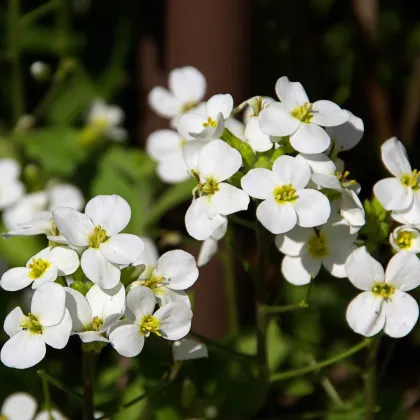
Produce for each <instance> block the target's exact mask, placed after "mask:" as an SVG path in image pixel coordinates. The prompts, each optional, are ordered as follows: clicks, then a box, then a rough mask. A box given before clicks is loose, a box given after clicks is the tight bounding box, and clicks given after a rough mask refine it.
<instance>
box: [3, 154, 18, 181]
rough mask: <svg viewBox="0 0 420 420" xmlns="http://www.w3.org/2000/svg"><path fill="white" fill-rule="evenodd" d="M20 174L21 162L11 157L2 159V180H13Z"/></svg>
mask: <svg viewBox="0 0 420 420" xmlns="http://www.w3.org/2000/svg"><path fill="white" fill-rule="evenodd" d="M19 175H20V165H19V163H18V162H17V161H16V160H14V159H11V158H2V159H0V179H2V180H7V181H10V180H13V179H16V178H17V177H18V176H19Z"/></svg>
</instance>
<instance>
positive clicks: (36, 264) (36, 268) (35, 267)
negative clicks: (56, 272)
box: [28, 258, 51, 280]
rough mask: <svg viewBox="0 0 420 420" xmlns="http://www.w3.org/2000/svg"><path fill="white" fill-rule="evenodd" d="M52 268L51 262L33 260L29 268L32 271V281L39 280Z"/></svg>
mask: <svg viewBox="0 0 420 420" xmlns="http://www.w3.org/2000/svg"><path fill="white" fill-rule="evenodd" d="M50 267H51V264H50V262H49V261H47V260H43V259H42V258H36V259H35V258H32V262H31V264H29V266H28V268H30V270H31V271H30V272H29V277H30V278H31V279H32V280H36V279H39V278H40V277H41V276H42V275H43V274H44V273H45V272H46V271H47V270H48V269H49V268H50Z"/></svg>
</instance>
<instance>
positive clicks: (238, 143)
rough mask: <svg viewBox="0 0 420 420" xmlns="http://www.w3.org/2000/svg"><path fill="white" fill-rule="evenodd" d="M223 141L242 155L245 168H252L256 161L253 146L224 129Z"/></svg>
mask: <svg viewBox="0 0 420 420" xmlns="http://www.w3.org/2000/svg"><path fill="white" fill-rule="evenodd" d="M221 139H222V140H223V141H225V142H226V143H227V144H228V145H229V146H231V147H233V148H234V149H236V150H237V151H238V152H239V153H240V154H241V156H242V160H243V162H244V164H245V166H247V167H249V168H250V167H252V164H253V163H254V160H255V155H254V152H253V150H252V148H251V146H250V145H249V144H248V143H246V142H244V141H242V140H241V139H239V138H238V137H236V136H235V135H234V134H233V133H232V132H231V131H230V130H228V129H227V128H225V129H224V131H223V134H222V137H221Z"/></svg>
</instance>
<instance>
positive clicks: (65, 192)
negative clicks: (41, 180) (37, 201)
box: [47, 184, 85, 211]
mask: <svg viewBox="0 0 420 420" xmlns="http://www.w3.org/2000/svg"><path fill="white" fill-rule="evenodd" d="M47 195H48V210H50V211H52V210H55V209H56V208H57V207H59V206H66V207H71V208H72V209H75V210H81V209H82V208H83V205H84V204H85V199H84V197H83V194H82V192H81V191H80V189H79V188H77V187H76V186H75V185H72V184H52V185H50V186H49V187H48V189H47Z"/></svg>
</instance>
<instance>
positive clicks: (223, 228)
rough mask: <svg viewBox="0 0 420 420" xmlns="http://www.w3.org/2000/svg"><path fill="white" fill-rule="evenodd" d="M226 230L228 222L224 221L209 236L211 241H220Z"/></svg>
mask: <svg viewBox="0 0 420 420" xmlns="http://www.w3.org/2000/svg"><path fill="white" fill-rule="evenodd" d="M227 228H228V220H227V219H226V220H225V221H224V223H223V224H222V225H220V226H219V227H218V228H217V229H216V230H215V231H214V232H213V234H212V235H211V237H212V238H213V239H216V241H220V240H221V239H223V237H224V236H225V235H226V232H227Z"/></svg>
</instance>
